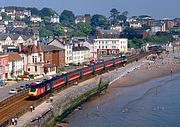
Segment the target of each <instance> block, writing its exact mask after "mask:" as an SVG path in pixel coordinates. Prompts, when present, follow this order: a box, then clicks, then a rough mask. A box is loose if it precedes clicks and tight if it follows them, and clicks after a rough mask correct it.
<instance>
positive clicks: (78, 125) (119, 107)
mask: <svg viewBox="0 0 180 127" xmlns="http://www.w3.org/2000/svg"><path fill="white" fill-rule="evenodd" d="M67 120H68V121H69V125H68V127H180V74H173V75H169V76H166V77H161V78H157V79H154V80H151V81H148V82H145V83H143V84H137V85H135V86H131V87H115V88H110V89H108V90H107V91H106V93H105V94H103V95H100V96H99V97H97V98H96V99H93V100H90V101H89V102H87V103H85V104H83V105H82V110H78V111H77V110H76V111H74V112H73V113H72V114H71V115H69V116H68V118H67Z"/></svg>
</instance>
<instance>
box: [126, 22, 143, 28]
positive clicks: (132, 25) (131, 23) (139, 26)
mask: <svg viewBox="0 0 180 127" xmlns="http://www.w3.org/2000/svg"><path fill="white" fill-rule="evenodd" d="M129 26H130V27H132V28H141V27H142V25H141V23H140V22H138V21H133V22H130V23H129Z"/></svg>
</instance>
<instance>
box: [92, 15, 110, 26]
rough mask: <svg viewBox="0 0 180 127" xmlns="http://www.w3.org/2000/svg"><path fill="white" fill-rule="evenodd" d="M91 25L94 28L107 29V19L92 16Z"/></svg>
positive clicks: (101, 16) (100, 16)
mask: <svg viewBox="0 0 180 127" xmlns="http://www.w3.org/2000/svg"><path fill="white" fill-rule="evenodd" d="M91 25H92V27H94V28H96V27H101V28H104V29H106V28H108V27H109V24H108V20H107V18H106V17H105V16H103V15H98V14H96V15H93V16H92V19H91Z"/></svg>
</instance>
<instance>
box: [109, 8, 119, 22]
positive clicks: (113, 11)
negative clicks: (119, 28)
mask: <svg viewBox="0 0 180 127" xmlns="http://www.w3.org/2000/svg"><path fill="white" fill-rule="evenodd" d="M110 14H111V16H110V19H111V21H112V24H113V25H116V24H118V16H119V14H120V12H119V11H118V10H117V9H115V8H113V9H111V11H110Z"/></svg>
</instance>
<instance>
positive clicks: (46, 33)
mask: <svg viewBox="0 0 180 127" xmlns="http://www.w3.org/2000/svg"><path fill="white" fill-rule="evenodd" d="M39 34H40V36H41V37H48V36H53V32H52V31H50V30H48V29H46V28H40V30H39Z"/></svg>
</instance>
